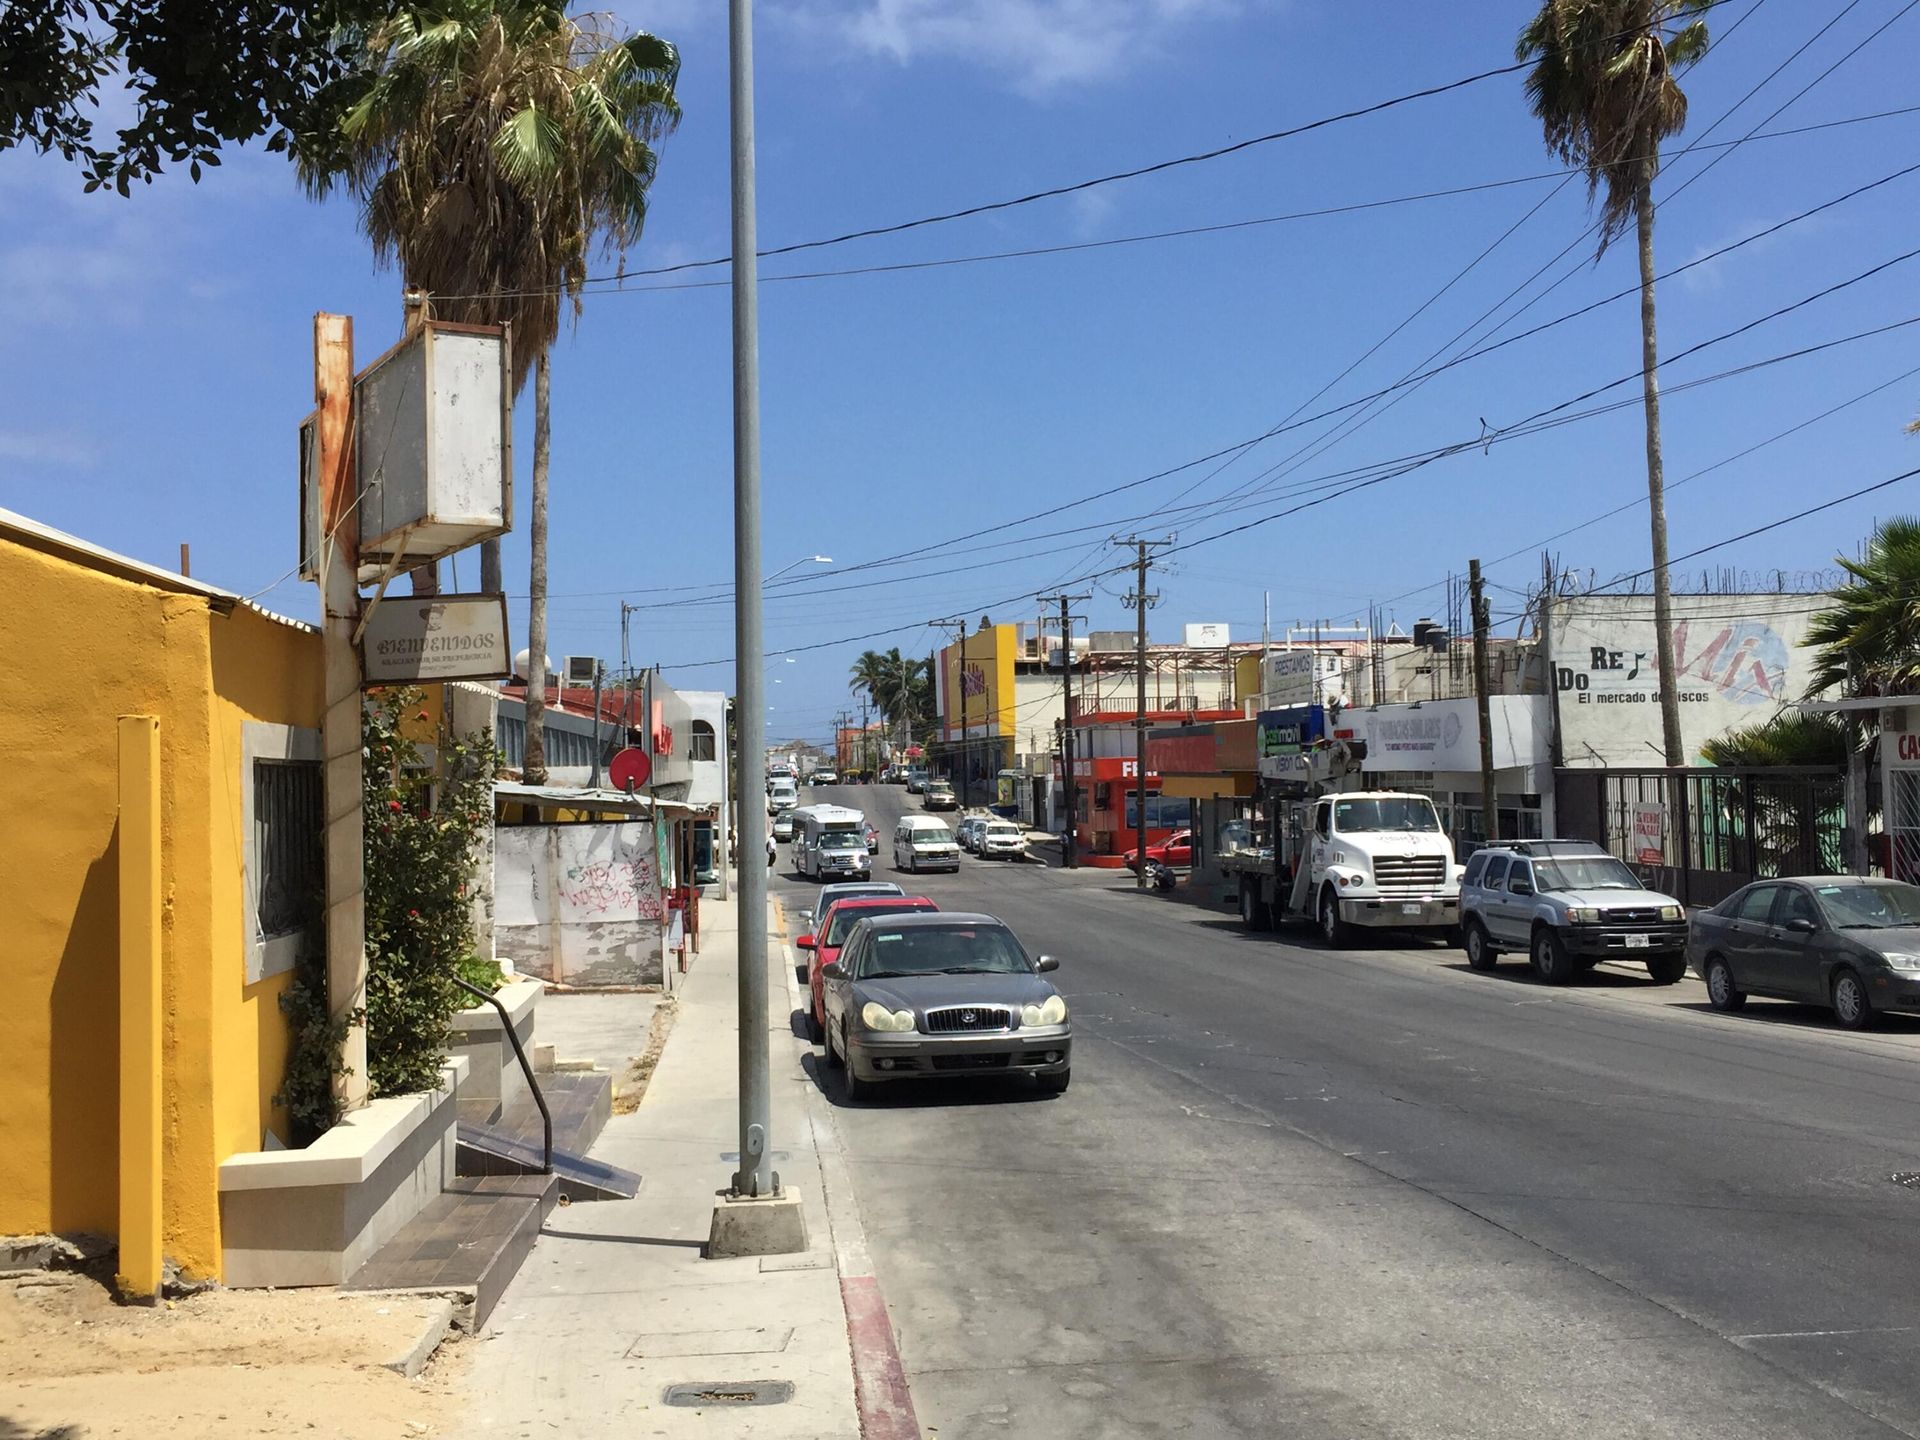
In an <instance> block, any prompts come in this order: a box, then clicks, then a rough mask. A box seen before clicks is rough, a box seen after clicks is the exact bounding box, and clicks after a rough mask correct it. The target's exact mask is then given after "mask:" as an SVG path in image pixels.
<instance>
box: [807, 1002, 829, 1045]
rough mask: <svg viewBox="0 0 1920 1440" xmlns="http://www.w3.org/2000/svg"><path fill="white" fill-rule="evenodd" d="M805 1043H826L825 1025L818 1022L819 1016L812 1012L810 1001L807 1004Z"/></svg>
mask: <svg viewBox="0 0 1920 1440" xmlns="http://www.w3.org/2000/svg"><path fill="white" fill-rule="evenodd" d="M807 1043H808V1044H809V1045H824V1044H826V1043H827V1027H826V1026H824V1025H822V1024H821V1023H820V1017H819V1016H818V1015H816V1014H814V1013H813V1004H812V1002H811V1001H809V1002H808V1004H807Z"/></svg>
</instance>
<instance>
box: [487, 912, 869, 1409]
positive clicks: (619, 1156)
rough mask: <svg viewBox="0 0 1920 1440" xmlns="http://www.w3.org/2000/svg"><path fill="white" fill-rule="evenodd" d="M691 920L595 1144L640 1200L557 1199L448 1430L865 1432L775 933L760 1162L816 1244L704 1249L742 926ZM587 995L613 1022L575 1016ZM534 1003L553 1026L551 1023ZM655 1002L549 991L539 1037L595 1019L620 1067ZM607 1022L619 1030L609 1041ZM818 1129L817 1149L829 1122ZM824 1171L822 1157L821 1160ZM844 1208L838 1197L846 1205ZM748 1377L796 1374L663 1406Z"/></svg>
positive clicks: (728, 1167)
mask: <svg viewBox="0 0 1920 1440" xmlns="http://www.w3.org/2000/svg"><path fill="white" fill-rule="evenodd" d="M701 918H702V922H703V926H704V933H703V935H702V950H701V953H700V955H699V957H698V958H697V959H696V960H695V962H694V964H693V968H692V970H691V971H690V972H689V973H688V974H687V975H685V976H682V977H677V978H678V979H679V981H680V988H679V989H678V990H677V991H676V1000H677V1005H678V1012H679V1013H678V1016H677V1019H676V1020H675V1022H674V1028H673V1033H672V1035H671V1037H670V1038H669V1039H668V1041H667V1044H666V1048H665V1051H664V1052H663V1054H662V1056H661V1059H660V1063H659V1065H658V1067H657V1068H656V1069H655V1071H654V1073H653V1079H652V1082H651V1084H650V1085H649V1086H648V1088H647V1092H646V1096H645V1098H644V1100H643V1101H642V1102H641V1104H640V1107H639V1109H638V1110H636V1111H634V1112H633V1113H632V1114H630V1115H616V1116H614V1117H613V1119H612V1120H611V1121H610V1122H609V1123H608V1125H607V1128H606V1131H605V1133H604V1134H602V1136H601V1138H600V1141H599V1143H598V1144H597V1145H595V1146H594V1150H593V1153H594V1155H595V1157H596V1158H598V1159H602V1160H606V1161H609V1162H611V1163H613V1164H615V1165H622V1166H625V1167H627V1168H628V1169H631V1170H635V1171H637V1172H639V1174H640V1175H641V1177H642V1184H641V1189H640V1194H639V1196H638V1197H637V1198H635V1199H633V1200H627V1201H602V1202H598V1203H594V1204H578V1205H572V1206H569V1207H567V1208H565V1209H559V1210H555V1211H554V1212H553V1214H552V1215H551V1216H550V1217H549V1218H548V1221H547V1224H546V1227H545V1228H544V1229H543V1231H542V1232H541V1236H540V1240H539V1243H538V1244H537V1245H536V1246H535V1247H534V1251H533V1255H532V1257H531V1258H530V1259H529V1260H528V1262H527V1264H526V1267H525V1268H524V1269H523V1270H522V1271H521V1272H520V1274H519V1276H518V1277H517V1278H516V1279H515V1280H514V1282H513V1285H512V1286H511V1287H510V1288H509V1289H508V1291H507V1293H506V1296H505V1297H504V1298H503V1299H502V1300H501V1302H500V1305H499V1307H498V1309H497V1310H496V1311H495V1312H494V1318H493V1321H492V1323H491V1324H490V1325H489V1327H488V1330H487V1333H486V1334H485V1335H484V1336H483V1337H482V1338H481V1340H480V1342H479V1344H478V1347H477V1353H476V1356H475V1360H474V1363H473V1368H472V1371H471V1374H470V1375H469V1377H468V1383H467V1392H468V1397H469V1404H468V1407H467V1413H466V1414H465V1416H464V1417H463V1423H462V1424H461V1425H460V1426H459V1427H458V1428H457V1430H456V1433H462V1434H487V1435H506V1436H549V1435H567V1436H600V1435H609V1436H611V1435H620V1436H623V1437H624V1436H651V1435H661V1436H676V1435H693V1434H699V1435H702V1436H709V1437H711V1436H714V1435H721V1434H724V1435H727V1436H730V1437H731V1436H743V1437H809V1440H812V1437H846V1440H852V1437H856V1436H858V1435H859V1434H860V1423H859V1418H858V1412H857V1409H856V1404H855V1394H854V1374H853V1358H852V1351H851V1347H850V1344H849V1339H848V1320H847V1312H846V1308H845V1305H844V1303H843V1300H842V1295H841V1285H840V1276H839V1272H838V1270H837V1268H836V1265H835V1256H834V1249H833V1231H832V1228H831V1227H830V1225H829V1220H828V1216H827V1213H826V1209H825V1206H824V1204H823V1195H824V1193H825V1190H824V1187H823V1184H822V1173H821V1156H820V1151H819V1149H818V1148H817V1146H816V1143H815V1140H814V1135H815V1128H814V1124H813V1122H812V1120H811V1119H810V1117H809V1114H808V1104H809V1097H808V1093H807V1092H809V1091H811V1090H812V1089H813V1082H812V1081H811V1079H809V1078H808V1076H807V1074H806V1072H805V1071H804V1070H802V1068H801V1065H800V1055H801V1053H802V1051H803V1050H804V1048H805V1047H804V1046H803V1044H802V1043H801V1042H800V1041H799V1040H798V1039H797V1038H796V1037H795V1035H794V1033H793V1030H792V1026H791V1022H790V1018H789V1011H790V999H789V996H790V990H789V987H790V983H791V971H790V961H788V959H787V958H786V951H785V947H784V946H783V945H781V944H779V943H778V941H777V938H776V942H775V943H774V944H772V945H770V946H769V947H768V948H769V951H770V952H771V953H770V954H769V955H768V956H767V957H765V959H764V961H763V963H765V964H766V966H767V972H768V992H769V995H770V997H771V999H770V1004H769V1006H768V1008H769V1010H770V1012H771V1013H770V1015H769V1019H768V1026H769V1029H770V1031H771V1035H770V1037H769V1038H770V1042H771V1054H772V1072H773V1086H774V1089H773V1144H774V1146H775V1149H774V1168H775V1169H776V1170H778V1172H779V1174H780V1178H781V1181H782V1183H783V1184H785V1185H787V1186H789V1187H792V1188H795V1189H797V1190H798V1191H799V1192H800V1195H801V1197H802V1199H803V1201H804V1204H805V1209H806V1220H807V1234H808V1240H809V1243H810V1245H811V1247H812V1248H811V1249H810V1250H809V1251H808V1253H806V1254H803V1255H782V1256H768V1257H764V1258H757V1259H756V1258H744V1259H729V1260H707V1259H704V1258H702V1250H703V1248H704V1245H705V1242H706V1239H707V1231H708V1227H709V1224H710V1221H711V1218H712V1213H713V1205H714V1199H715V1192H716V1191H718V1190H721V1189H723V1188H724V1187H725V1186H726V1185H727V1183H728V1181H729V1179H730V1177H731V1175H732V1173H733V1170H734V1166H735V1160H734V1156H733V1152H734V1151H735V1149H736V1148H737V1145H738V1120H737V1109H736V1105H737V1089H736V1085H737V1074H738V1070H737V1063H736V1056H737V1034H738V1031H737V1025H736V1005H737V999H736V992H735V985H736V976H737V968H736V967H737V955H738V940H737V933H738V926H737V915H736V911H735V907H734V906H733V905H731V904H716V903H713V902H708V905H707V907H706V908H704V909H703V911H702V917H701ZM773 933H774V935H775V936H776V937H777V936H778V935H779V933H780V932H779V931H778V930H777V929H775V930H774V932H773ZM783 971H785V972H787V973H786V975H785V977H784V978H783V974H782V972H783ZM556 1002H557V1003H556ZM608 1002H611V1003H608ZM601 1005H604V1006H605V1010H604V1015H605V1016H608V1017H614V1018H615V1026H613V1027H609V1026H608V1025H607V1024H606V1022H605V1020H604V1019H602V1018H600V1017H599V1016H596V1015H595V1014H594V1012H593V1010H592V1009H591V1008H590V1007H595V1006H601ZM547 1006H552V1008H553V1012H554V1013H553V1014H552V1019H553V1020H555V1021H556V1022H558V1025H557V1027H556V1029H555V1030H554V1032H553V1033H547V1021H548V1019H549V1011H548V1009H547V1008H546V1007H547ZM650 1009H651V1006H641V1005H637V1004H635V1003H634V997H628V996H605V997H592V996H578V995H571V996H567V997H565V998H564V999H562V998H561V997H557V996H550V997H547V999H546V1000H545V1001H544V1002H543V1006H542V1009H541V1012H540V1021H541V1026H542V1031H541V1034H540V1038H541V1039H542V1041H545V1040H548V1039H551V1040H553V1041H554V1043H555V1046H556V1050H557V1051H558V1052H559V1053H560V1054H562V1055H566V1054H569V1053H572V1054H580V1053H582V1051H581V1050H580V1049H579V1048H578V1044H577V1042H576V1041H575V1039H574V1038H573V1037H574V1035H575V1033H576V1032H578V1033H581V1034H590V1033H592V1032H593V1031H596V1030H597V1031H599V1032H600V1039H601V1041H602V1043H603V1044H605V1043H608V1042H611V1043H612V1045H613V1048H612V1049H611V1050H610V1051H609V1052H608V1053H606V1054H601V1055H597V1056H596V1057H595V1058H597V1059H598V1060H599V1061H600V1063H601V1064H602V1065H603V1066H606V1067H607V1068H610V1069H615V1070H620V1069H624V1066H625V1061H626V1059H627V1057H628V1056H629V1055H635V1054H638V1053H640V1050H641V1048H642V1047H643V1046H644V1045H645V1043H646V1033H645V1026H646V1020H645V1017H644V1015H643V1014H642V1011H643V1010H650ZM622 1019H624V1020H626V1021H628V1022H629V1024H628V1028H630V1029H632V1030H633V1033H632V1034H631V1035H626V1036H623V1035H621V1034H620V1033H619V1030H618V1022H619V1021H620V1020H622ZM623 1042H624V1043H623ZM826 1134H827V1137H828V1138H827V1143H828V1145H829V1147H831V1146H832V1144H833V1141H832V1138H831V1135H832V1132H831V1131H830V1130H829V1131H827V1132H826ZM838 1163H839V1162H838V1157H837V1155H833V1156H830V1159H829V1164H833V1165H837V1164H838ZM840 1203H842V1204H845V1205H847V1206H850V1205H851V1200H850V1197H844V1198H843V1199H842V1200H841V1201H840ZM854 1223H856V1224H857V1220H856V1221H855V1222H854ZM841 1224H842V1228H843V1229H844V1228H845V1222H844V1221H842V1222H841ZM752 1381H788V1382H791V1384H792V1386H793V1396H792V1399H790V1400H789V1401H787V1402H786V1403H784V1404H777V1405H767V1406H747V1405H742V1404H738V1403H725V1402H723V1403H720V1404H709V1405H707V1406H705V1407H703V1408H680V1407H674V1406H668V1405H666V1404H665V1403H664V1401H663V1395H664V1393H665V1392H666V1390H667V1389H668V1388H669V1387H670V1386H675V1385H682V1384H688V1383H692V1384H694V1385H696V1386H714V1385H735V1384H739V1383H742V1382H752ZM723 1412H724V1413H723Z"/></svg>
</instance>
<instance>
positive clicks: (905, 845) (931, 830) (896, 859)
mask: <svg viewBox="0 0 1920 1440" xmlns="http://www.w3.org/2000/svg"><path fill="white" fill-rule="evenodd" d="M893 868H894V869H896V870H911V871H913V872H915V873H916V874H917V873H918V872H919V871H921V870H958V869H959V868H960V847H959V846H958V845H956V844H955V843H954V839H953V832H952V831H951V830H949V829H948V828H947V827H946V823H945V822H944V821H940V820H936V819H934V818H933V816H931V815H903V816H902V817H901V818H900V823H899V824H898V825H896V826H894V827H893Z"/></svg>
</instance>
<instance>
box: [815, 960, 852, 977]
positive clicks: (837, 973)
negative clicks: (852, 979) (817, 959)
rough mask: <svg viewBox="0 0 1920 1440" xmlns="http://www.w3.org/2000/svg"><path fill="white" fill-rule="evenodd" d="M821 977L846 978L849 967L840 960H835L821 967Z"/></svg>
mask: <svg viewBox="0 0 1920 1440" xmlns="http://www.w3.org/2000/svg"><path fill="white" fill-rule="evenodd" d="M820 978H821V979H822V980H844V979H846V978H847V969H846V967H845V966H844V965H842V964H841V963H840V962H839V961H838V960H835V961H834V962H833V963H832V964H831V965H822V966H821V967H820Z"/></svg>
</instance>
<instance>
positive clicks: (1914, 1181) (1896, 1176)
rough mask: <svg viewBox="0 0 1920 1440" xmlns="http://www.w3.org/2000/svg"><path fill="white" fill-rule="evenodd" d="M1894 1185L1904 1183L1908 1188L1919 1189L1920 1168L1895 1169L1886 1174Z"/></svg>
mask: <svg viewBox="0 0 1920 1440" xmlns="http://www.w3.org/2000/svg"><path fill="white" fill-rule="evenodd" d="M1887 1179H1889V1180H1891V1181H1893V1183H1894V1184H1896V1185H1904V1186H1906V1187H1907V1188H1908V1189H1909V1190H1920V1170H1896V1171H1894V1172H1893V1174H1891V1175H1889V1176H1887Z"/></svg>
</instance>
